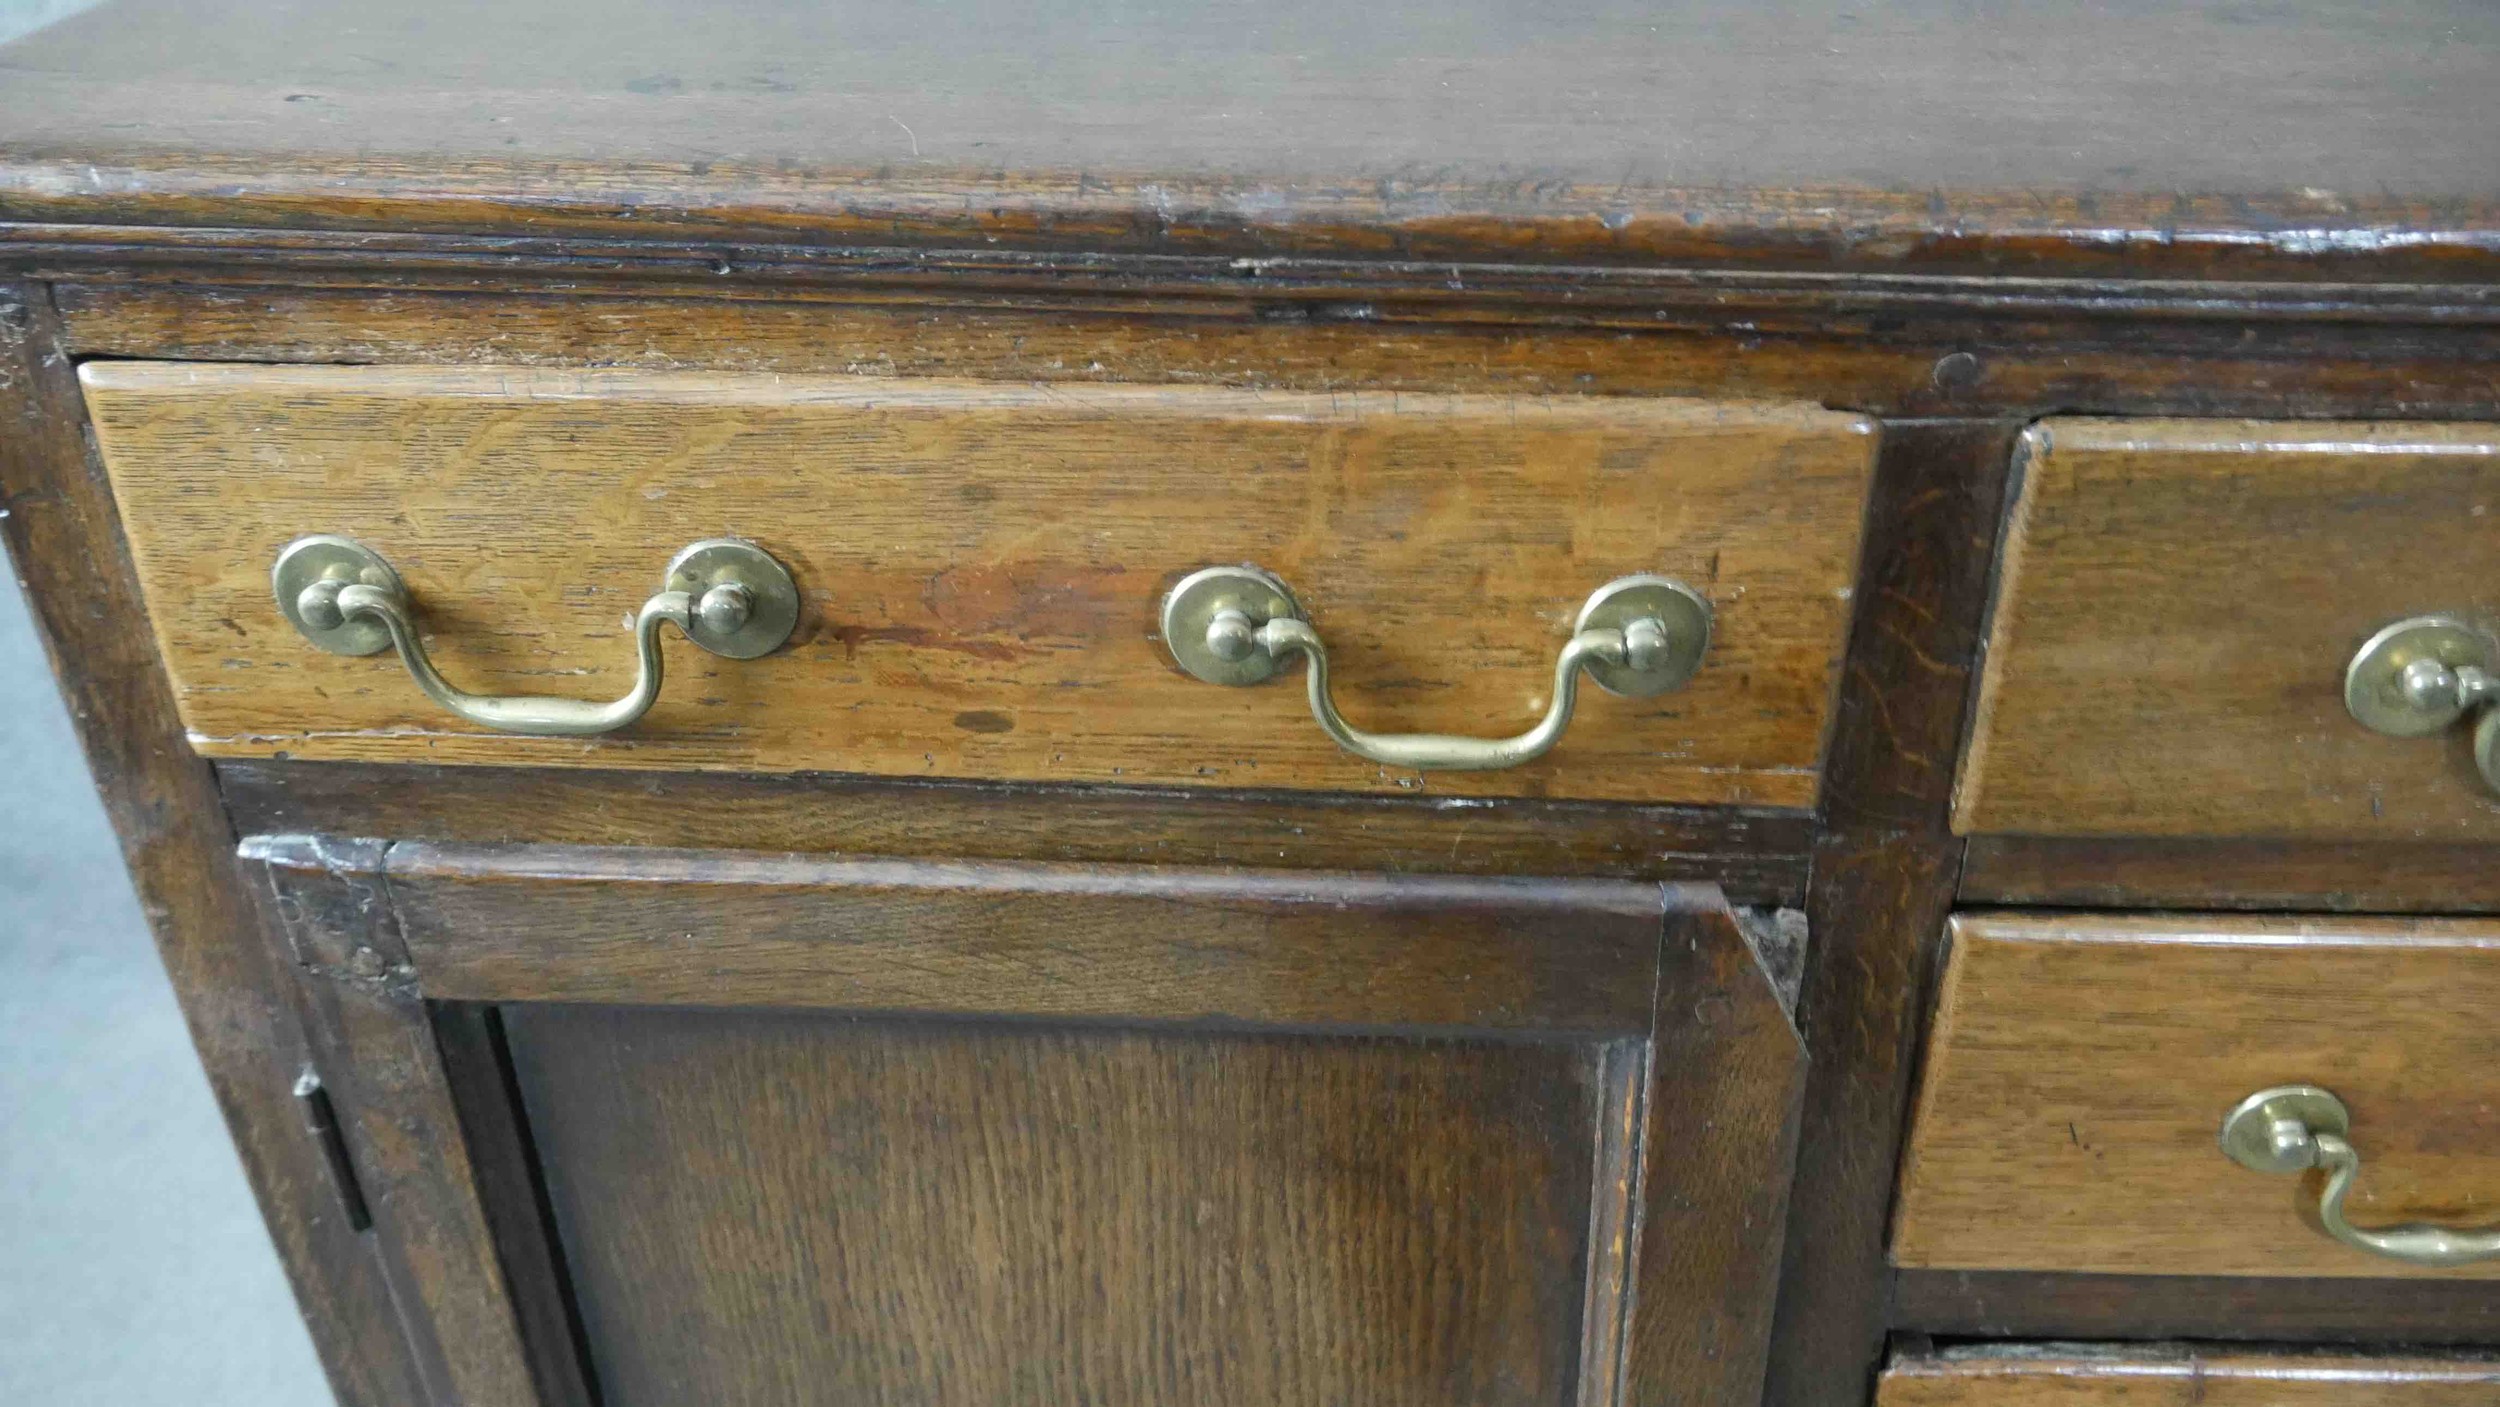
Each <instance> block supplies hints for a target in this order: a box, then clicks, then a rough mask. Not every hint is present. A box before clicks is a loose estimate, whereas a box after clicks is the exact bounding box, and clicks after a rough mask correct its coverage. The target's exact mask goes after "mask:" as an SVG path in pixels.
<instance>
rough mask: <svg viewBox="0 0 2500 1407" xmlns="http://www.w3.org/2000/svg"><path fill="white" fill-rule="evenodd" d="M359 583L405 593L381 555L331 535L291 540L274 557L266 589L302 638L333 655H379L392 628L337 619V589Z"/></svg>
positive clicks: (370, 620)
mask: <svg viewBox="0 0 2500 1407" xmlns="http://www.w3.org/2000/svg"><path fill="white" fill-rule="evenodd" d="M359 584H362V585H365V586H377V587H380V588H382V589H383V590H386V591H389V592H391V593H393V594H394V595H401V596H404V595H406V594H407V588H406V587H405V586H403V585H401V584H400V580H399V573H398V572H396V571H393V570H392V569H391V564H390V563H388V562H386V561H383V560H382V557H381V554H380V553H377V552H375V551H374V550H373V549H372V548H369V547H366V546H365V545H364V544H362V543H359V542H355V541H352V540H350V539H348V538H344V537H340V536H337V535H336V534H334V533H314V534H312V535H310V536H308V537H299V538H297V539H295V540H294V541H293V542H290V543H288V544H287V545H286V547H285V548H284V549H283V550H281V551H280V552H279V553H278V561H277V564H276V565H275V566H273V567H271V568H270V569H269V588H270V592H271V594H272V595H274V596H276V597H277V598H278V611H279V613H280V614H281V615H284V616H285V617H286V618H287V623H288V624H290V625H292V626H294V627H295V629H296V631H297V632H298V633H299V634H301V635H302V636H303V637H304V638H305V639H306V640H309V641H311V642H312V643H313V644H314V645H316V646H318V647H319V648H321V649H324V650H327V651H329V652H330V653H331V654H334V655H378V654H380V653H381V652H382V651H384V650H387V649H389V648H390V647H391V632H390V628H389V627H388V626H385V625H384V624H383V623H382V622H381V621H380V620H378V619H376V618H375V617H373V616H369V615H360V616H354V617H346V618H342V617H341V616H340V615H339V613H338V608H337V605H336V603H335V598H336V596H337V593H338V591H339V589H340V588H342V587H348V586H355V585H359ZM325 606H326V607H327V609H324V607H325ZM308 612H309V614H308Z"/></svg>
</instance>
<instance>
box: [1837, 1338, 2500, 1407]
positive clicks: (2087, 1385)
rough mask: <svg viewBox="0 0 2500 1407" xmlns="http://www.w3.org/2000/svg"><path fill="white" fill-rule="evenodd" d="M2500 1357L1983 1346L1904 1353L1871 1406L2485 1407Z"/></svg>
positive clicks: (2495, 1389) (2495, 1393) (2498, 1391)
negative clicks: (1874, 1403)
mask: <svg viewBox="0 0 2500 1407" xmlns="http://www.w3.org/2000/svg"><path fill="white" fill-rule="evenodd" d="M2495 1402H2500V1358H2491V1357H2483V1356H2474V1357H2447V1356H2439V1357H2424V1356H2415V1355H2405V1356H2381V1355H2374V1354H2355V1353H2317V1354H2312V1353H2301V1352H2274V1353H2259V1352H2248V1351H2244V1350H2239V1349H2210V1350H2209V1349H2201V1348H2194V1347H2189V1346H2185V1345H2179V1346H2170V1345H2160V1344H2145V1345H2131V1346H2128V1347H2125V1348H2102V1347H2098V1346H2093V1345H2084V1344H1990V1345H1984V1346H1980V1347H1974V1348H1956V1349H1947V1350H1943V1351H1939V1352H1928V1353H1916V1354H1901V1355H1898V1356H1896V1357H1895V1358H1894V1359H1893V1361H1892V1363H1891V1364H1890V1366H1888V1367H1887V1368H1886V1369H1885V1370H1884V1378H1883V1387H1882V1390H1881V1391H1880V1392H1879V1393H1878V1394H1877V1396H1876V1407H2191V1404H2192V1407H2490V1404H2492V1403H2495Z"/></svg>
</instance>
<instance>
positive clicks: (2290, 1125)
mask: <svg viewBox="0 0 2500 1407" xmlns="http://www.w3.org/2000/svg"><path fill="white" fill-rule="evenodd" d="M2351 1131H2352V1114H2351V1111H2349V1110H2347V1109H2346V1108H2345V1107H2344V1101H2342V1100H2340V1099H2338V1098H2336V1097H2335V1096H2334V1095H2333V1094H2331V1093H2329V1092H2328V1091H2326V1090H2323V1089H2320V1088H2319V1087H2318V1086H2316V1085H2278V1086H2276V1087H2274V1088H2273V1089H2261V1090H2259V1091H2257V1092H2256V1093H2255V1094H2252V1095H2250V1096H2249V1097H2248V1098H2246V1099H2243V1100H2241V1101H2240V1102H2239V1104H2238V1106H2237V1107H2235V1108H2233V1109H2232V1110H2231V1112H2230V1114H2229V1115H2227V1116H2226V1117H2225V1118H2224V1119H2223V1121H2222V1151H2223V1153H2224V1154H2225V1155H2226V1156H2228V1157H2229V1158H2230V1159H2231V1161H2232V1162H2235V1163H2237V1164H2239V1165H2240V1166H2241V1167H2244V1168H2247V1169H2249V1170H2251V1171H2253V1172H2263V1173H2301V1172H2307V1171H2308V1170H2310V1169H2311V1168H2317V1169H2320V1170H2322V1171H2324V1172H2325V1173H2326V1183H2325V1186H2324V1187H2323V1188H2322V1189H2321V1190H2320V1191H2319V1193H2318V1205H2317V1223H2318V1226H2319V1228H2320V1229H2321V1230H2323V1231H2325V1232H2326V1234H2327V1235H2329V1236H2332V1237H2334V1238H2335V1239H2336V1240H2338V1241H2341V1242H2343V1243H2344V1244H2345V1245H2347V1246H2350V1247H2352V1248H2353V1249H2354V1250H2357V1251H2367V1252H2368V1253H2370V1254H2371V1255H2375V1256H2384V1257H2386V1258H2387V1259H2389V1260H2400V1261H2403V1262H2405V1263H2406V1264H2408V1265H2465V1264H2469V1263H2471V1262H2474V1261H2481V1260H2491V1259H2493V1258H2495V1257H2500V1226H2495V1227H2490V1228H2486V1229H2473V1230H2459V1229H2457V1228H2454V1227H2447V1226H2434V1225H2431V1224H2429V1223H2425V1222H2414V1223H2410V1224H2407V1225H2404V1226H2389V1227H2381V1228H2377V1229H2365V1228H2362V1227H2358V1226H2355V1225H2353V1224H2352V1223H2351V1222H2350V1221H2347V1220H2345V1218H2344V1199H2345V1197H2347V1196H2349V1195H2350V1194H2351V1192H2352V1185H2353V1183H2354V1182H2356V1181H2358V1180H2359V1179H2360V1177H2361V1154H2360V1153H2359V1152H2358V1151H2356V1150H2355V1149H2354V1148H2353V1146H2352V1144H2350V1143H2349V1142H2347V1141H2345V1135H2346V1134H2348V1133H2350V1132H2351Z"/></svg>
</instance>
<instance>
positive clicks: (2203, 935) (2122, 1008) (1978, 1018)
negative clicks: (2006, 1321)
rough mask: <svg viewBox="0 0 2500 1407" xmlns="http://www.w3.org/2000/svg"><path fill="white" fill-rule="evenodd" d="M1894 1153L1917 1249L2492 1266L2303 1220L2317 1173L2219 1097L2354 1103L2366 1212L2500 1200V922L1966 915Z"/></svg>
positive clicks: (2442, 1217)
mask: <svg viewBox="0 0 2500 1407" xmlns="http://www.w3.org/2000/svg"><path fill="white" fill-rule="evenodd" d="M1952 943H1953V951H1952V958H1951V962H1950V964H1949V966H1948V968H1947V971H1946V976H1945V982H1944V989H1943V995H1942V997H1941V1000H1940V1002H1939V1005H1938V1009H1937V1013H1936V1018H1935V1024H1934V1029H1933V1031H1932V1033H1931V1035H1930V1036H1929V1040H1928V1058H1927V1065H1926V1069H1925V1071H1924V1072H1923V1075H1922V1078H1921V1087H1920V1094H1919V1103H1918V1113H1917V1119H1916V1122H1915V1124H1914V1126H1913V1128H1912V1130H1911V1135H1910V1147H1909V1152H1908V1155H1907V1157H1906V1158H1905V1159H1904V1162H1903V1165H1902V1171H1901V1195H1900V1201H1899V1205H1898V1209H1897V1211H1896V1214H1895V1219H1894V1231H1893V1246H1892V1249H1893V1258H1894V1260H1895V1262H1896V1263H1897V1264H1899V1265H1902V1266H1905V1267H1918V1268H1930V1269H1938V1268H1955V1267H1967V1268H1973V1269H2034V1270H2063V1271H2092V1272H2107V1273H2114V1274H2176V1275H2252V1276H2318V1277H2351V1278H2362V1279H2367V1278H2401V1279H2417V1278H2419V1279H2473V1280H2490V1279H2495V1278H2500V1264H2490V1263H2486V1264H2482V1265H2466V1266H2458V1267H2452V1268H2447V1269H2431V1268H2424V1267H2416V1266H2408V1265H2404V1264H2402V1263H2399V1262H2396V1261H2392V1260H2388V1259H2385V1258H2382V1257H2377V1256H2372V1255H2368V1254H2365V1253H2363V1252H2361V1251H2357V1250H2353V1249H2350V1248H2348V1247H2345V1246H2343V1245H2341V1244H2339V1243H2337V1242H2335V1241H2333V1240H2331V1239H2329V1238H2328V1237H2326V1236H2325V1235H2324V1234H2323V1233H2321V1232H2319V1231H2316V1230H2314V1229H2312V1228H2311V1227H2310V1226H2309V1225H2308V1224H2307V1223H2306V1222H2305V1221H2304V1219H2303V1215H2302V1208H2303V1207H2304V1206H2307V1205H2314V1202H2315V1198H2316V1196H2317V1190H2316V1188H2315V1187H2314V1186H2307V1185H2305V1183H2306V1180H2305V1179H2301V1178H2291V1177H2267V1176H2263V1175H2260V1174H2257V1173H2252V1172H2249V1171H2246V1170H2245V1169H2242V1168H2240V1167H2239V1166H2237V1165H2236V1164H2234V1163H2232V1162H2231V1161H2229V1160H2228V1159H2227V1158H2225V1157H2224V1156H2223V1154H2222V1153H2221V1151H2220V1150H2219V1148H2217V1147H2216V1145H2215V1132H2216V1129H2217V1128H2218V1127H2219V1126H2220V1124H2221V1120H2222V1116H2223V1115H2224V1114H2225V1113H2227V1112H2228V1111H2229V1110H2230V1109H2231V1108H2232V1107H2233V1106H2234V1105H2236V1104H2238V1103H2239V1102H2240V1100H2241V1099H2243V1098H2245V1097H2246V1096H2248V1095H2250V1094H2252V1093H2254V1092H2256V1091H2258V1090H2260V1089H2265V1088H2268V1087H2271V1086H2274V1085H2281V1084H2292V1083H2311V1084H2319V1085H2324V1086H2325V1087H2327V1088H2328V1089H2330V1090H2333V1091H2334V1092H2335V1093H2336V1094H2338V1095H2339V1096H2341V1097H2342V1098H2343V1099H2344V1100H2345V1101H2346V1102H2347V1104H2349V1105H2350V1107H2351V1109H2352V1111H2353V1129H2352V1133H2351V1140H2352V1143H2353V1146H2354V1147H2355V1148H2357V1149H2359V1150H2360V1152H2361V1155H2362V1167H2363V1171H2362V1176H2361V1179H2360V1181H2359V1183H2358V1184H2357V1185H2356V1186H2355V1189H2354V1191H2353V1194H2352V1198H2351V1203H2350V1207H2351V1215H2352V1219H2353V1221H2354V1222H2355V1223H2356V1224H2358V1225H2362V1226H2382V1225H2387V1224H2389V1223H2392V1222H2399V1221H2417V1220H2428V1221H2438V1222H2442V1223H2449V1224H2455V1225H2459V1226H2477V1225H2488V1224H2490V1223H2492V1222H2493V1221H2494V1219H2495V1217H2500V1101H2495V1100H2494V1099H2493V1097H2492V1086H2491V1082H2490V1078H2489V1074H2490V1064H2491V1054H2492V1045H2491V1034H2490V1032H2491V1023H2490V1013H2491V1011H2492V1009H2493V1007H2494V1004H2495V1002H2500V925H2494V924H2491V923H2488V922H2472V921H2463V920H2455V921H2441V920H2432V919H2415V920H2402V919H2381V920H2369V919H2328V918H2319V919H2295V918H2258V917H2238V916H2233V917H2211V918H2203V919H2199V918H2195V917H2129V916H2119V915H2106V916H2099V915H2095V916H2085V915H2076V916H2070V917H2019V916H2013V915H1971V916H1964V917H1960V918H1957V919H1955V920H1954V923H1953V930H1952Z"/></svg>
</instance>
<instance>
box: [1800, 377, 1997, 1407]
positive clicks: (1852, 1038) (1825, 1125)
mask: <svg viewBox="0 0 2500 1407" xmlns="http://www.w3.org/2000/svg"><path fill="white" fill-rule="evenodd" d="M2017 431H2018V427H2017V426H2016V425H2014V424H2011V423H2008V422H2002V421H1988V420H1939V421H1924V422H1912V423H1908V424H1902V423H1898V422H1896V423H1894V424H1893V425H1891V426H1889V427H1888V428H1887V432H1886V435H1885V440H1884V453H1883V458H1882V460H1881V462H1880V463H1879V464H1878V466H1877V469H1876V482H1875V493H1874V500H1873V503H1872V504H1871V505H1870V508H1869V524H1868V530H1867V559H1866V565H1865V568H1864V570H1863V572H1862V574H1861V586H1860V600H1859V609H1858V614H1857V617H1856V620H1855V623H1854V627H1853V631H1852V634H1851V636H1850V642H1849V654H1848V657H1847V661H1846V663H1845V664H1844V665H1843V667H1842V683H1841V694H1840V704H1839V711H1838V715H1837V717H1836V719H1835V722H1834V732H1833V739H1832V751H1831V754H1830V756H1829V757H1828V759H1827V760H1826V764H1825V765H1826V767H1827V768H1828V776H1829V782H1828V784H1827V786H1826V788H1825V792H1824V803H1823V813H1822V816H1821V818H1820V822H1819V835H1818V837H1817V840H1816V845H1815V855H1814V869H1813V875H1812V878H1811V881H1810V882H1809V885H1808V888H1807V891H1806V915H1807V921H1808V923H1809V925H1810V927H1811V930H1812V933H1813V942H1812V944H1811V945H1810V946H1809V947H1808V949H1807V959H1806V968H1805V976H1804V982H1803V986H1802V989H1801V991H1800V993H1799V998H1798V1007H1797V1016H1798V1024H1799V1025H1800V1026H1802V1027H1803V1028H1804V1031H1805V1038H1806V1048H1807V1050H1808V1051H1809V1052H1810V1053H1811V1055H1812V1057H1813V1059H1814V1062H1815V1068H1814V1076H1813V1079H1812V1080H1811V1081H1810V1082H1809V1084H1808V1086H1807V1091H1806V1100H1805V1107H1804V1111H1803V1119H1802V1125H1801V1132H1800V1135H1799V1143H1798V1158H1797V1183H1796V1193H1795V1196H1794V1199H1793V1202H1792V1210H1791V1212H1790V1216H1789V1224H1788V1233H1787V1252H1786V1255H1787V1262H1786V1267H1785V1270H1784V1274H1783V1279H1782V1283H1781V1291H1780V1307H1779V1320H1778V1324H1777V1328H1776V1331H1775V1335H1774V1338H1773V1341H1772V1351H1771V1371H1770V1378H1769V1384H1768V1389H1767V1391H1768V1401H1769V1402H1770V1403H1772V1404H1774V1407H1858V1404H1861V1403H1863V1402H1864V1401H1865V1400H1866V1394H1867V1392H1868V1389H1869V1383H1870V1381H1871V1378H1872V1374H1873V1372H1874V1368H1875V1357H1876V1354H1877V1352H1878V1350H1879V1349H1880V1347H1881V1344H1882V1341H1883V1335H1884V1330H1885V1327H1886V1324H1885V1312H1884V1303H1883V1299H1884V1290H1883V1287H1884V1286H1885V1284H1886V1283H1887V1281H1888V1277H1889V1274H1890V1269H1889V1265H1888V1263H1887V1262H1886V1261H1885V1259H1884V1232H1885V1221H1886V1217H1887V1215H1888V1214H1889V1212H1890V1210H1891V1207H1892V1196H1893V1176H1894V1157H1895V1154H1896V1152H1897V1150H1898V1148H1899V1147H1900V1141H1901V1135H1902V1126H1903V1123H1904V1121H1905V1118H1906V1116H1907V1113H1908V1110H1909V1103H1910V1089H1911V1082H1912V1073H1913V1070H1914V1068H1915V1062H1916V1053H1917V1047H1918V1040H1919V1035H1920V1031H1921V1029H1922V1027H1923V1025H1924V1023H1925V1020H1926V1014H1927V1000H1926V991H1927V986H1928V983H1929V981H1930V979H1931V975H1932V973H1933V971H1934V968H1935V961H1936V954H1937V951H1938V949H1939V948H1940V947H1941V934H1942V931H1943V925H1944V920H1945V916H1946V914H1947V912H1948V911H1949V910H1950V909H1951V907H1952V902H1953V883H1954V875H1955V873H1956V871H1957V870H1958V868H1959V866H1960V863H1961V843H1960V842H1959V841H1958V840H1957V839H1956V838H1955V837H1954V836H1953V835H1952V834H1951V833H1950V832H1949V830H1948V829H1947V826H1946V812H1947V807H1948V805H1949V802H1950V798H1951V790H1952V781H1953V762H1954V744H1955V741H1956V739H1957V738H1958V737H1959V735H1960V727H1961V718H1962V709H1963V706H1964V702H1965V699H1966V696H1967V693H1968V688H1969V683H1970V677H1971V673H1972V669H1973V666H1974V662H1975V658H1976V655H1977V652H1978V646H1979V630H1980V614H1981V610H1980V605H1981V593H1982V591H1983V588H1984V586H1985V583H1986V581H1987V573H1988V565H1989V561H1990V558H1991V556H1992V553H1993V549H1994V545H1995V541H1996V533H1997V522H1998V508H1999V506H2000V505H2001V504H2002V503H2003V501H2004V500H2003V494H2004V487H2005V482H2004V480H2005V465H2006V463H2007V459H2006V451H2007V450H2008V449H2009V448H2010V447H2011V445H2012V443H2013V439H2014V436H2015V434H2016V433H2017Z"/></svg>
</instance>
